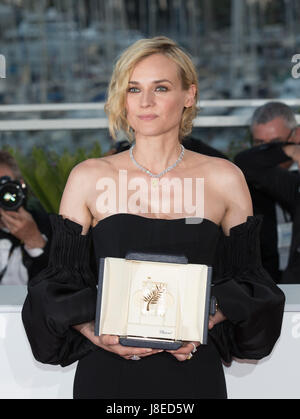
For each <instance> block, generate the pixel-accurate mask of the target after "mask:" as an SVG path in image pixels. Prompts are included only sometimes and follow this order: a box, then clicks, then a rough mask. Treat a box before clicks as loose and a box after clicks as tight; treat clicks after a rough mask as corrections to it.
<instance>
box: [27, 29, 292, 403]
mask: <svg viewBox="0 0 300 419" xmlns="http://www.w3.org/2000/svg"><path fill="white" fill-rule="evenodd" d="M197 99H198V83H197V75H196V71H195V68H194V65H193V63H192V60H191V59H190V57H189V56H188V54H187V53H185V52H184V51H183V50H182V49H181V48H180V47H179V46H178V45H177V44H176V43H175V42H174V41H172V40H170V39H168V38H165V37H156V38H152V39H142V40H140V41H138V42H136V43H135V44H133V45H132V46H131V47H129V48H128V49H127V50H126V51H125V52H124V53H123V54H122V56H121V57H120V58H119V60H118V62H117V63H116V66H115V69H114V72H113V75H112V79H111V83H110V86H109V91H108V100H107V103H106V111H107V114H108V118H109V127H110V132H111V134H112V136H113V137H116V135H117V133H118V132H119V131H120V130H122V131H123V132H125V133H127V136H128V138H129V139H130V140H131V141H132V142H133V144H132V147H131V149H130V150H127V151H124V152H122V153H119V154H117V155H111V156H106V157H104V158H99V159H91V160H87V161H85V162H83V163H81V164H79V165H77V166H76V167H74V169H73V170H72V172H71V174H70V177H69V179H68V182H67V184H66V187H65V191H64V194H63V197H62V201H61V206H60V214H59V215H52V226H53V235H54V238H53V245H52V257H51V260H50V263H49V266H48V268H47V269H46V270H45V271H44V272H43V273H42V274H41V275H39V276H38V277H37V278H36V279H35V281H33V282H32V283H31V284H32V285H30V287H29V289H28V297H27V299H26V302H25V305H24V308H23V321H24V325H25V329H26V332H27V335H28V338H29V341H30V343H31V347H32V351H33V354H34V356H35V357H36V358H37V359H38V360H40V361H41V362H46V363H54V364H61V365H63V366H64V365H68V364H70V363H72V362H74V361H77V360H79V363H78V366H77V371H76V376H75V383H74V397H75V398H109V399H110V398H120V399H121V398H122V399H123V398H134V399H137V398H146V399H147V398H151V399H153V398H158V399H159V398H197V399H198V398H226V385H225V380H224V374H223V367H222V359H223V360H224V361H225V362H230V361H231V358H232V356H237V357H246V358H261V357H263V356H266V355H267V354H269V353H270V351H271V350H272V348H273V345H274V343H275V342H276V340H277V338H278V336H279V333H280V327H281V319H282V311H283V304H284V297H283V294H282V292H281V291H280V290H279V289H278V288H277V287H276V286H275V285H274V284H273V282H272V280H271V278H269V277H268V275H267V274H266V272H265V271H264V270H263V268H262V266H261V263H260V255H259V224H260V221H259V219H258V218H255V217H253V215H252V204H251V199H250V196H249V191H248V188H247V186H246V182H245V179H244V177H243V175H242V173H241V171H240V170H239V169H238V168H237V167H236V166H235V165H233V164H232V163H230V162H228V161H226V160H223V159H220V158H214V157H208V156H204V155H201V154H199V153H194V152H192V151H188V150H185V149H184V147H182V145H181V140H182V139H183V138H184V136H186V135H187V134H189V133H190V131H191V129H192V121H193V119H194V117H195V116H196V104H197ZM199 179H200V181H199V182H198V180H199ZM168 182H170V183H172V182H173V183H172V185H173V187H172V188H171V189H170V193H169V195H168V196H167V195H164V194H163V192H164V187H165V186H166V185H167V184H168ZM199 188H200V189H201V193H199ZM187 195H189V196H190V197H192V198H193V200H192V201H189V202H186V199H187V198H186V197H187ZM167 200H168V201H169V202H166V201H167ZM192 203H193V205H191V204H192ZM188 204H189V205H188ZM200 221H202V222H200ZM91 242H92V243H93V247H94V253H95V256H96V260H99V258H100V257H106V256H111V257H125V255H126V253H127V252H128V251H130V250H135V251H144V252H145V251H146V252H159V253H169V254H170V253H175V254H178V253H180V254H184V255H185V256H186V257H187V258H188V260H189V262H190V263H200V264H202V263H203V264H206V265H213V266H214V282H215V286H214V287H213V294H214V295H215V297H216V298H217V301H218V311H217V313H216V314H215V315H214V316H213V317H211V318H210V322H209V329H210V336H209V342H208V345H199V342H185V343H184V345H183V346H182V347H181V348H180V349H178V350H176V351H161V350H154V349H149V348H137V347H125V346H122V345H120V343H119V338H118V337H117V336H110V335H102V336H100V337H97V336H94V317H95V300H96V282H97V277H96V276H94V275H93V274H92V272H91V270H90V260H89V253H90V244H91ZM93 258H94V255H93ZM192 355H193V356H192Z"/></svg>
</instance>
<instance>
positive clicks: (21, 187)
mask: <svg viewBox="0 0 300 419" xmlns="http://www.w3.org/2000/svg"><path fill="white" fill-rule="evenodd" d="M26 197H27V187H26V185H25V183H23V182H20V181H18V180H11V178H10V177H9V176H2V177H0V207H1V208H3V209H4V210H6V211H16V210H17V209H18V208H20V207H21V206H22V205H23V204H24V203H25V201H26Z"/></svg>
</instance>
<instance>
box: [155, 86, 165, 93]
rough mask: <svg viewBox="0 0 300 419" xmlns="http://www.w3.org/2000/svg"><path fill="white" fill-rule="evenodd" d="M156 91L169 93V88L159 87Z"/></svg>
mask: <svg viewBox="0 0 300 419" xmlns="http://www.w3.org/2000/svg"><path fill="white" fill-rule="evenodd" d="M156 91H158V92H167V91H168V88H167V87H166V86H157V88H156Z"/></svg>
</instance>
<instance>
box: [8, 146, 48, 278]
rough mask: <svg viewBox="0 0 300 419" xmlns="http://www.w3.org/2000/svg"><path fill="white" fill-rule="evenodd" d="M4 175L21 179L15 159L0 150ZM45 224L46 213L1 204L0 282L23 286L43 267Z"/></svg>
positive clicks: (45, 253) (46, 238)
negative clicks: (5, 207)
mask: <svg viewBox="0 0 300 419" xmlns="http://www.w3.org/2000/svg"><path fill="white" fill-rule="evenodd" d="M3 176H9V177H10V178H11V180H22V178H21V173H20V171H19V169H18V167H17V164H16V162H15V160H14V159H13V157H12V156H11V155H10V154H9V153H7V152H6V151H0V178H1V177H3ZM37 219H39V222H38V221H37ZM38 224H40V226H39V225H38ZM43 224H44V226H43ZM47 224H48V219H47V216H46V214H44V215H43V217H40V216H39V214H38V213H37V212H36V211H31V212H29V211H27V210H26V209H25V208H24V206H23V205H22V206H21V207H19V208H18V209H17V210H15V211H11V210H5V209H4V208H3V207H1V206H0V284H2V285H26V284H27V282H28V280H30V277H31V276H33V275H35V274H37V273H38V271H39V270H41V269H43V268H44V267H45V266H46V264H47V256H48V245H49V243H48V237H47V235H48V234H47V235H46V234H45V233H47V232H48V229H49V226H48V225H47ZM43 227H44V231H43V232H42V231H41V230H43ZM43 233H44V234H43Z"/></svg>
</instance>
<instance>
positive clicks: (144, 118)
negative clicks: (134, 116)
mask: <svg viewBox="0 0 300 419" xmlns="http://www.w3.org/2000/svg"><path fill="white" fill-rule="evenodd" d="M138 118H139V119H141V120H142V121H152V120H153V119H155V118H157V115H155V114H149V115H138Z"/></svg>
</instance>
